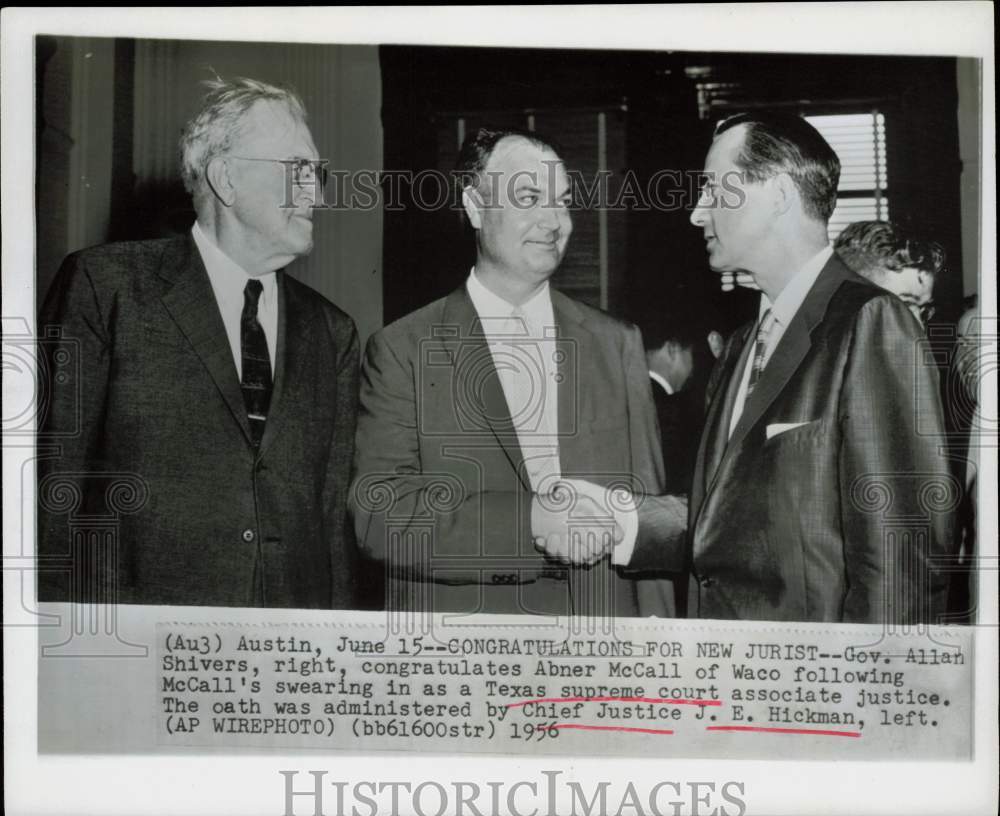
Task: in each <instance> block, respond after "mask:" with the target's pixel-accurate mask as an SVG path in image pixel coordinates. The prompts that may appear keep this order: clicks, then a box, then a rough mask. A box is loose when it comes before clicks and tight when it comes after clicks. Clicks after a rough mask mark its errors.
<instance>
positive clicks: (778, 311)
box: [729, 246, 833, 436]
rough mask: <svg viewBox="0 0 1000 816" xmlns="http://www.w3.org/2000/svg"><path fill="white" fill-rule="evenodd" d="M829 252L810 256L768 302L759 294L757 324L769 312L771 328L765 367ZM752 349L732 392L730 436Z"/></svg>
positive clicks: (747, 379) (742, 401)
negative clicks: (738, 381) (733, 396)
mask: <svg viewBox="0 0 1000 816" xmlns="http://www.w3.org/2000/svg"><path fill="white" fill-rule="evenodd" d="M831 255H833V247H831V246H826V247H823V249H821V250H820V251H819V252H817V253H816V254H815V255H813V256H812V258H810V259H809V260H808V261H807V262H806V264H805V265H804V266H803V267H802V268H801V269H800V270H799V271H798V272H797V273H796V274H795V276H794V277H793V278H792V279H791V280H790V281H788V283H787V284H785V288H784V289H782V290H781V293H780V294H779V295H778V297H777V298H776V299H775V301H774V302H773V303H772V302H771V299H770V298H769V297H768V296H767V295H765V294H764V293H763V292H761V293H760V309H759V310H758V313H757V325H758V326H759V325H760V321H761V320H762V319H763V317H764V313H765V312H766V311H768V310H769V309H770V311H771V330H770V331H769V332H768V335H767V341H766V343H765V346H764V359H763V366H764V367H765V368H766V367H767V361H768V360H770V359H771V354H773V353H774V350H775V349H776V348H777V347H778V343H779V342H780V341H781V338H782V336H783V335H784V333H785V330H786V329H787V328H788V324H789V323H791V322H792V318H793V317H795V314H796V313H797V312H798V310H799V307H801V306H802V301H804V300H805V299H806V295H808V294H809V290H810V289H812V287H813V284H814V283H816V278H818V277H819V273H820V272H822V271H823V267H824V266H826V262H827V261H829V260H830V256H831ZM748 342H750V343H755V342H756V329H754V335H753V336H751V337H750V338H749V341H748ZM753 357H754V355H753V351H752V350H751V352H750V354H749V356H748V357H747V362H746V365H745V366H744V368H743V375H742V377H741V378H740V387H739V390H738V391H737V392H736V400H735V401H734V402H733V416H732V419H731V420H730V422H729V436H732V435H733V431H734V430H736V425H737V423H738V422H739V421H740V417H741V416H743V407H744V405H746V401H747V386H748V384H749V382H750V371H751V370H752V368H753Z"/></svg>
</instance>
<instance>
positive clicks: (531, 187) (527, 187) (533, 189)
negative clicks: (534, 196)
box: [514, 181, 542, 193]
mask: <svg viewBox="0 0 1000 816" xmlns="http://www.w3.org/2000/svg"><path fill="white" fill-rule="evenodd" d="M514 191H515V192H518V193H522V192H525V191H527V192H529V193H540V192H541V191H542V190H541V188H540V187H538V186H537V185H535V184H532V183H531V182H528V181H525V182H523V183H522V184H518V185H517V187H515V188H514Z"/></svg>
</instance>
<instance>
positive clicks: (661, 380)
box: [649, 371, 674, 397]
mask: <svg viewBox="0 0 1000 816" xmlns="http://www.w3.org/2000/svg"><path fill="white" fill-rule="evenodd" d="M649 379H651V380H652V381H653V382H655V383H656V384H657V385H659V386H660V388H662V389H663V390H664V391H666V392H667V394H668V395H670V396H671V397H672V396H673V395H674V389H673V388H671V387H670V383H668V382H667V378H666V377H663V376H660V375H659V374H657V373H656V372H655V371H650V372H649Z"/></svg>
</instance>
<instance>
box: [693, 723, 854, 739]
mask: <svg viewBox="0 0 1000 816" xmlns="http://www.w3.org/2000/svg"><path fill="white" fill-rule="evenodd" d="M705 730H706V731H761V732H764V733H767V734H817V735H819V736H823V737H860V736H861V732H860V731H822V730H820V729H818V728H763V727H758V726H755V725H706V726H705Z"/></svg>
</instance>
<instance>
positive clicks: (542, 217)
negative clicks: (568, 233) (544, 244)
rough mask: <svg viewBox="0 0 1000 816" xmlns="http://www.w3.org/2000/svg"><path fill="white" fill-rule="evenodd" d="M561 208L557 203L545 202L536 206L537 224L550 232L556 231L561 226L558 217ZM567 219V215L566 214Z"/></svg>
mask: <svg viewBox="0 0 1000 816" xmlns="http://www.w3.org/2000/svg"><path fill="white" fill-rule="evenodd" d="M560 212H561V208H560V207H559V206H558V205H553V204H545V205H542V206H541V207H539V208H538V225H539V226H540V227H542V228H544V229H547V230H549V231H550V232H555V233H558V232H559V230H560V229H561V228H562V227H563V224H562V220H561V219H560V217H559V216H560ZM567 221H568V216H567Z"/></svg>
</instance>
